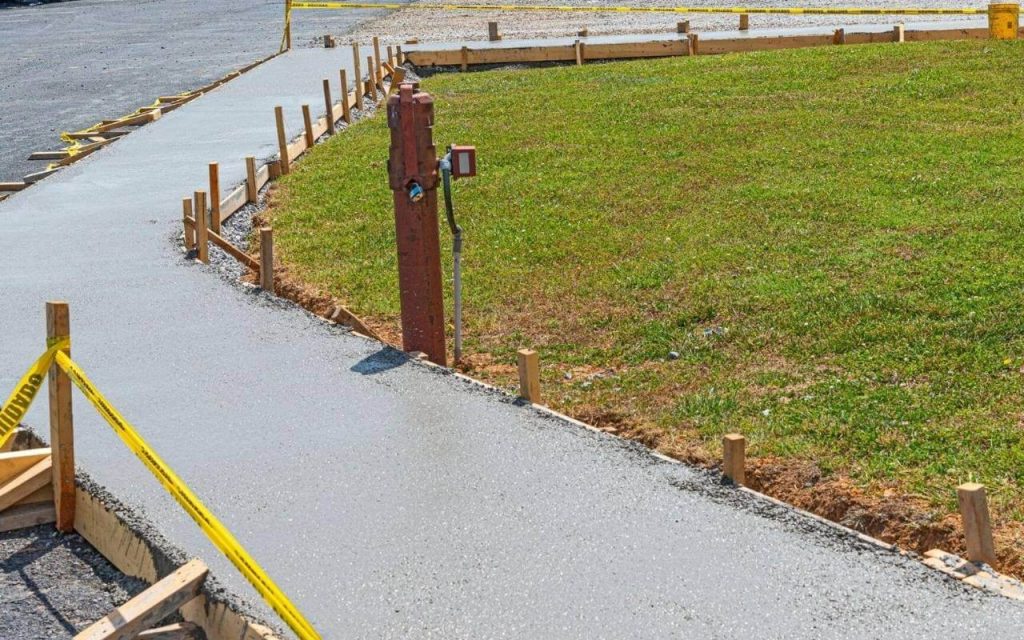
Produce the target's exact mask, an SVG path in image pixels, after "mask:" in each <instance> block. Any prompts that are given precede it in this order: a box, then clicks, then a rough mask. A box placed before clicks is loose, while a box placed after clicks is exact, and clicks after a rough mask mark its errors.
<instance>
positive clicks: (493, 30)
mask: <svg viewBox="0 0 1024 640" xmlns="http://www.w3.org/2000/svg"><path fill="white" fill-rule="evenodd" d="M487 39H488V40H490V41H491V42H497V41H498V40H501V36H500V35H499V34H498V23H497V22H488V23H487Z"/></svg>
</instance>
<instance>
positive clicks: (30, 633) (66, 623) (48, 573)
mask: <svg viewBox="0 0 1024 640" xmlns="http://www.w3.org/2000/svg"><path fill="white" fill-rule="evenodd" d="M0 568H2V571H0V594H3V597H2V598H0V638H4V640H35V639H39V638H49V639H58V638H72V637H74V635H75V633H76V632H78V631H81V630H82V629H84V628H85V627H87V626H89V625H90V624H92V623H93V622H95V621H96V620H97V619H99V618H101V617H103V616H105V615H106V614H107V613H109V612H110V611H111V609H113V608H115V607H118V606H120V605H122V604H124V602H125V601H127V600H128V599H129V598H131V597H133V596H134V595H136V594H137V593H139V592H141V591H142V590H144V589H145V588H146V584H145V583H144V582H142V581H141V580H137V579H135V578H129V577H127V576H125V575H124V574H122V573H121V572H120V571H118V570H117V569H116V568H114V566H113V565H111V564H110V563H109V562H107V560H106V558H104V557H103V556H101V555H100V554H99V552H97V551H96V550H95V549H94V548H93V547H92V546H91V545H90V544H89V543H88V542H86V541H85V540H84V539H83V538H82V537H81V536H79V535H77V534H72V535H64V534H61V533H59V532H57V531H56V530H55V529H54V528H53V525H41V526H38V527H31V528H28V529H20V530H18V531H11V532H8V533H3V534H0Z"/></svg>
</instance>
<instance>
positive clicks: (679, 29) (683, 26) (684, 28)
mask: <svg viewBox="0 0 1024 640" xmlns="http://www.w3.org/2000/svg"><path fill="white" fill-rule="evenodd" d="M676 33H690V21H689V20H683V21H682V22H677V23H676Z"/></svg>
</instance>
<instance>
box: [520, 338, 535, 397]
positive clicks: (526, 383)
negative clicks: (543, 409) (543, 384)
mask: <svg viewBox="0 0 1024 640" xmlns="http://www.w3.org/2000/svg"><path fill="white" fill-rule="evenodd" d="M519 395H520V396H521V397H523V398H526V399H527V400H529V401H530V402H532V403H533V404H539V403H540V357H539V356H538V355H537V352H536V351H534V350H532V349H520V350H519Z"/></svg>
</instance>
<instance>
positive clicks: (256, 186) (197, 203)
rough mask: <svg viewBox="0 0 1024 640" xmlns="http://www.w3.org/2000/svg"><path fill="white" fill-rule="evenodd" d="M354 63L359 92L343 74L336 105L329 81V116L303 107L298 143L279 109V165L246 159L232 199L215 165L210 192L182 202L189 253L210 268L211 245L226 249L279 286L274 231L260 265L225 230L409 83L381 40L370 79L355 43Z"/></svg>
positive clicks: (269, 286)
mask: <svg viewBox="0 0 1024 640" xmlns="http://www.w3.org/2000/svg"><path fill="white" fill-rule="evenodd" d="M352 50H353V60H354V61H355V65H354V66H355V76H356V78H358V79H359V81H357V82H356V83H355V89H354V91H352V92H349V91H348V86H349V82H348V72H347V71H346V70H345V69H341V70H340V71H339V78H340V80H341V87H342V91H341V99H340V100H339V101H338V103H335V101H334V94H333V91H332V89H331V83H330V80H329V79H327V78H324V80H323V97H324V109H325V115H324V117H323V118H320V119H319V120H317V121H316V122H314V121H313V117H312V112H311V109H310V106H309V105H308V104H304V105H302V119H303V125H304V127H303V132H302V134H301V135H300V136H299V137H298V138H295V139H294V140H292V141H289V140H288V137H287V133H286V129H285V119H284V109H283V108H282V107H280V106H278V107H275V108H274V120H275V124H276V127H277V141H278V148H279V158H278V159H277V161H275V162H271V163H270V164H266V165H263V166H262V167H259V168H258V169H257V167H256V158H255V157H253V156H248V157H247V158H246V159H245V172H246V179H245V182H244V183H242V184H241V185H239V186H237V187H236V188H235V189H234V190H233V191H232V192H231V193H230V194H228V196H227V197H226V198H224V199H221V189H220V166H219V164H218V163H216V162H211V163H210V165H209V191H208V192H207V191H203V190H197V191H195V192H194V193H193V194H192V196H191V197H185V198H183V199H182V225H183V227H184V244H185V250H186V251H188V252H189V254H192V253H193V252H194V254H195V256H196V259H197V260H199V261H200V262H202V263H204V264H209V262H210V244H211V243H213V244H214V245H216V246H218V247H220V248H221V249H222V250H223V251H224V252H225V253H227V254H228V255H230V256H231V257H233V258H235V259H236V260H238V261H239V262H241V263H242V264H243V265H245V266H246V267H248V268H249V269H251V270H252V271H253V272H255V273H256V274H258V276H259V283H260V287H261V288H263V289H264V290H266V291H269V292H271V293H274V292H275V286H274V231H273V229H272V228H271V227H263V228H261V229H260V257H259V260H256V259H255V258H253V257H252V256H250V255H248V254H247V253H246V252H245V251H243V250H241V249H239V248H238V247H236V246H234V245H233V244H231V243H230V242H229V241H228V240H227V239H225V238H224V237H223V236H222V235H221V224H222V222H223V221H224V220H226V219H227V218H229V217H230V216H231V215H233V214H234V213H235V212H236V211H238V210H239V209H241V208H242V207H244V206H245V205H247V204H252V203H255V202H257V200H258V198H259V190H260V189H262V188H263V187H264V186H265V185H266V184H267V183H268V182H270V181H271V180H273V179H275V178H277V177H280V176H282V175H287V174H288V173H290V171H291V165H292V164H293V163H294V162H295V161H296V160H297V159H298V157H299V156H300V155H302V154H303V153H305V152H306V151H307V150H309V149H310V148H312V147H313V145H314V144H315V143H316V140H317V139H318V138H320V136H322V135H324V134H325V133H327V134H330V135H333V134H335V133H336V132H337V127H336V123H337V122H338V121H344V122H345V123H346V124H351V123H352V110H353V109H363V108H364V107H365V102H364V101H366V100H369V101H372V103H373V104H377V105H378V106H380V105H383V103H384V102H385V101H386V100H387V98H388V96H389V95H390V93H391V91H392V90H393V89H394V88H395V87H397V86H398V84H399V83H400V82H401V81H402V79H404V77H405V70H404V69H402V68H401V67H398V66H397V65H399V64H401V62H402V58H403V55H402V50H401V48H400V47H399V48H397V49H393V48H392V47H390V46H389V47H387V58H386V59H383V60H382V59H381V47H380V41H379V39H378V38H376V37H375V38H373V55H370V56H367V58H366V64H367V69H368V74H367V75H368V77H367V78H366V79H365V80H362V72H361V69H360V64H359V58H360V53H359V45H358V44H356V43H353V45H352ZM387 77H390V78H391V83H390V87H385V85H384V80H385V78H387Z"/></svg>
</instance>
